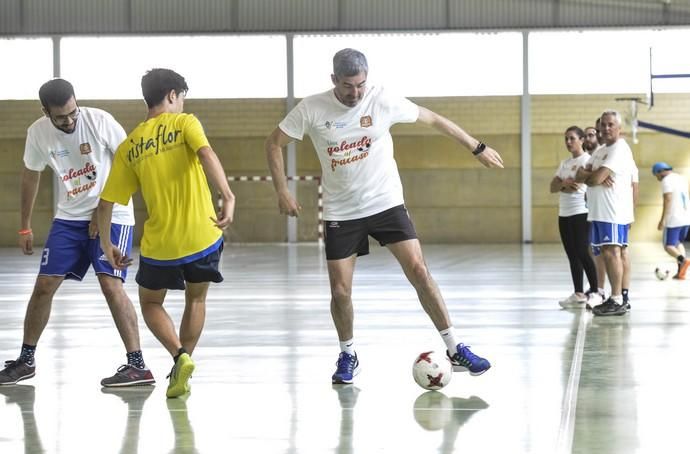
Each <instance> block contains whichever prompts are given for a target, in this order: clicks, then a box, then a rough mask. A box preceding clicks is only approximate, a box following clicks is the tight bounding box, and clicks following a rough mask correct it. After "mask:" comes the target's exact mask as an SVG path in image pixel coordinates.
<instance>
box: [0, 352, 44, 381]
mask: <svg viewBox="0 0 690 454" xmlns="http://www.w3.org/2000/svg"><path fill="white" fill-rule="evenodd" d="M34 375H36V363H34V364H32V365H29V364H27V363H26V362H24V361H22V360H21V359H18V358H17V359H16V360H15V359H13V360H10V361H5V368H4V369H3V370H1V371H0V385H14V384H16V383H17V382H19V381H22V380H26V379H27V378H31V377H33V376H34Z"/></svg>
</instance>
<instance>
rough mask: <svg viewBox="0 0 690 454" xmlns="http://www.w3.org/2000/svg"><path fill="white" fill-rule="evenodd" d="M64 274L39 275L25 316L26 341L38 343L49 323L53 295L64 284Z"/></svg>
mask: <svg viewBox="0 0 690 454" xmlns="http://www.w3.org/2000/svg"><path fill="white" fill-rule="evenodd" d="M64 280H65V278H64V277H63V276H38V277H37V278H36V283H35V284H34V291H33V293H32V294H31V298H30V299H29V304H28V305H27V307H26V316H25V317H24V343H25V344H29V345H36V344H38V339H39V338H40V337H41V334H43V330H44V329H45V327H46V325H47V324H48V319H49V318H50V310H51V308H52V305H53V296H55V292H56V291H57V289H58V288H59V287H60V284H62V281H64Z"/></svg>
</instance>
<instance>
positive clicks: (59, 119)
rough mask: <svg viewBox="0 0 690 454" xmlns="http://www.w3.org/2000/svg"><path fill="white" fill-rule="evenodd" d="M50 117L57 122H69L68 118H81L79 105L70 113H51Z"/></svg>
mask: <svg viewBox="0 0 690 454" xmlns="http://www.w3.org/2000/svg"><path fill="white" fill-rule="evenodd" d="M50 118H51V119H52V120H53V121H54V122H55V123H67V121H68V120H72V121H74V120H76V119H77V118H79V106H77V108H76V109H74V110H73V111H72V112H70V113H68V114H67V115H55V116H53V115H50Z"/></svg>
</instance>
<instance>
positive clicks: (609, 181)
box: [601, 175, 616, 188]
mask: <svg viewBox="0 0 690 454" xmlns="http://www.w3.org/2000/svg"><path fill="white" fill-rule="evenodd" d="M615 182H616V181H615V180H614V179H613V178H611V175H609V176H607V177H606V179H605V180H604V181H602V182H601V184H602V185H603V186H606V187H607V188H610V187H612V186H613V185H614V183H615Z"/></svg>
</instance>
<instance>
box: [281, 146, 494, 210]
mask: <svg viewBox="0 0 690 454" xmlns="http://www.w3.org/2000/svg"><path fill="white" fill-rule="evenodd" d="M482 154H484V153H482ZM278 208H279V209H280V214H287V215H288V216H295V217H298V216H299V212H300V211H302V205H300V204H299V203H297V201H296V200H295V198H294V197H292V194H290V193H289V192H284V193H281V194H278Z"/></svg>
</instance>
